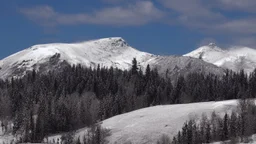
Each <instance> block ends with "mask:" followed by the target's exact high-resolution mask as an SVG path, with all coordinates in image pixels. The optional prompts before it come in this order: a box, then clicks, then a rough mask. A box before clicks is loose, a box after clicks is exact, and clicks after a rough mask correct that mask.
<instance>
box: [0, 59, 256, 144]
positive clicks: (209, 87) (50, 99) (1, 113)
mask: <svg viewBox="0 0 256 144" xmlns="http://www.w3.org/2000/svg"><path fill="white" fill-rule="evenodd" d="M173 81H176V82H175V83H173ZM255 86H256V71H254V72H253V73H252V74H251V75H249V76H248V75H246V74H245V73H244V72H243V71H241V72H239V73H234V72H232V71H228V70H227V71H226V73H225V75H224V76H222V77H219V76H216V75H213V74H202V73H191V74H189V75H188V76H186V77H183V76H180V77H178V78H177V79H176V80H172V79H170V78H168V77H165V76H160V75H159V74H158V72H157V69H152V68H150V66H149V65H148V66H147V68H146V70H145V72H143V71H142V70H141V69H139V67H138V65H137V61H136V59H134V60H133V65H132V68H131V69H130V70H125V71H122V70H119V69H115V68H112V67H111V68H105V67H100V66H98V67H97V68H96V69H92V68H86V67H82V66H81V65H77V66H67V67H65V68H64V69H63V71H50V72H48V73H47V74H43V75H41V74H38V73H37V72H36V71H33V72H31V73H29V74H27V75H26V76H24V77H23V78H20V79H14V78H12V79H11V80H1V81H0V119H8V120H12V121H13V122H14V131H13V133H24V134H25V138H26V139H27V141H32V142H37V141H41V140H42V139H43V137H44V136H46V135H49V134H54V133H59V132H68V131H72V130H76V129H79V128H82V127H85V126H91V125H93V124H95V123H96V122H98V121H101V120H104V119H107V118H110V117H112V116H115V115H118V114H122V113H126V112H129V111H133V110H136V109H140V108H144V107H149V106H154V105H161V104H180V103H190V102H202V101H214V100H228V99H237V98H249V97H255V94H256V89H254V88H255Z"/></svg>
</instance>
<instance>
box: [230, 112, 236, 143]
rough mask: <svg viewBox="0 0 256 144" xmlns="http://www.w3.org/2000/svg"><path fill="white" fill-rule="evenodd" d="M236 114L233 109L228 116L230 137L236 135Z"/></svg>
mask: <svg viewBox="0 0 256 144" xmlns="http://www.w3.org/2000/svg"><path fill="white" fill-rule="evenodd" d="M237 124H238V123H237V114H236V113H235V112H234V111H233V112H232V113H231V118H230V128H229V131H230V137H233V138H235V137H236V136H237Z"/></svg>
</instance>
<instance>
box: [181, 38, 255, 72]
mask: <svg viewBox="0 0 256 144" xmlns="http://www.w3.org/2000/svg"><path fill="white" fill-rule="evenodd" d="M184 56H189V57H194V58H199V59H202V60H204V61H206V62H209V63H212V64H214V65H216V66H219V67H223V68H227V69H231V70H233V71H240V70H242V69H244V71H245V72H246V73H249V72H252V71H253V70H254V69H255V68H256V50H255V49H252V48H248V47H233V48H229V49H221V48H219V47H217V46H216V45H215V44H213V43H210V44H209V45H207V46H202V47H200V48H198V49H196V50H194V51H192V52H190V53H188V54H185V55H184Z"/></svg>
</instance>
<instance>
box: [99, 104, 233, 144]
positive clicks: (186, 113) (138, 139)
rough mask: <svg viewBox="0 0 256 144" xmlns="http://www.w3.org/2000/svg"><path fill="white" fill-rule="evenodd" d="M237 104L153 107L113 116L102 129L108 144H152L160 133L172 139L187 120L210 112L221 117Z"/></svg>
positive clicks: (104, 122) (104, 123)
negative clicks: (127, 143)
mask: <svg viewBox="0 0 256 144" xmlns="http://www.w3.org/2000/svg"><path fill="white" fill-rule="evenodd" d="M236 105H237V101H236V100H230V101H220V102H203V103H191V104H179V105H165V106H155V107H150V108H145V109H140V110H137V111H133V112H130V113H126V114H122V115H118V116H115V117H112V118H110V119H107V120H105V121H103V124H102V126H103V127H105V128H109V129H110V130H111V132H112V135H111V136H110V137H109V138H108V140H109V142H110V143H111V144H113V143H114V142H117V143H120V144H121V143H125V142H128V141H131V142H132V143H134V144H141V143H147V144H151V143H156V141H157V139H158V138H160V136H161V135H162V134H166V135H168V136H170V138H171V139H172V137H173V136H175V135H176V134H177V132H178V131H179V130H181V128H182V126H183V124H184V123H185V122H186V121H188V120H189V119H195V120H197V118H200V117H201V115H202V114H203V113H205V114H207V115H209V116H210V114H211V113H212V112H213V111H215V112H216V113H217V114H220V115H224V114H225V113H226V112H230V111H232V110H234V109H236Z"/></svg>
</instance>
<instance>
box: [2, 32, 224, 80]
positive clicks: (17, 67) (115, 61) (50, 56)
mask: <svg viewBox="0 0 256 144" xmlns="http://www.w3.org/2000/svg"><path fill="white" fill-rule="evenodd" d="M133 58H136V59H137V61H138V63H139V65H140V66H141V67H142V69H144V68H145V67H146V65H147V64H150V65H151V66H152V67H155V66H156V65H157V66H158V67H160V68H161V69H160V71H162V72H165V71H166V70H167V68H168V69H169V70H170V71H171V70H173V69H174V68H175V69H174V71H171V72H172V74H170V75H176V73H177V72H181V71H183V72H184V73H185V72H186V73H188V72H190V69H191V70H193V71H201V70H202V69H201V68H202V67H204V66H205V65H206V67H208V68H210V69H208V68H205V69H204V71H203V72H207V73H209V72H216V74H222V73H223V70H222V69H220V68H218V67H216V66H214V65H211V64H208V63H205V62H203V61H202V60H198V59H195V58H185V57H176V56H170V57H164V56H157V55H153V54H150V53H146V52H141V51H138V50H136V49H134V48H132V47H131V46H129V45H128V44H127V42H126V41H125V40H124V39H122V38H120V37H113V38H104V39H98V40H91V41H85V42H80V43H70V44H66V43H53V44H43V45H35V46H32V47H30V48H28V49H25V50H23V51H20V52H18V53H16V54H13V55H11V56H9V57H7V58H5V59H3V60H1V61H0V78H3V79H5V78H10V77H12V76H14V77H21V76H23V75H24V74H26V72H27V71H31V70H33V69H36V70H37V71H48V70H52V69H57V68H60V67H61V66H62V65H65V64H71V65H73V64H75V65H76V64H81V65H82V66H87V67H89V66H91V67H92V68H94V67H96V66H97V65H98V64H100V65H101V66H105V67H110V66H113V67H117V68H119V69H129V68H130V67H131V62H132V59H133ZM171 60H174V61H175V62H177V63H173V62H171ZM166 61H169V63H165V62H166ZM190 61H193V62H191V63H190ZM195 61H198V63H196V62H195ZM192 68H193V69H192ZM198 68H200V69H201V70H199V69H198ZM213 69H214V70H213ZM181 74H182V73H181Z"/></svg>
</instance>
